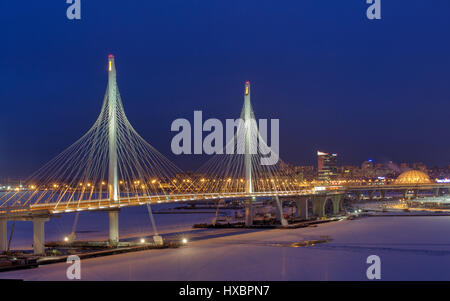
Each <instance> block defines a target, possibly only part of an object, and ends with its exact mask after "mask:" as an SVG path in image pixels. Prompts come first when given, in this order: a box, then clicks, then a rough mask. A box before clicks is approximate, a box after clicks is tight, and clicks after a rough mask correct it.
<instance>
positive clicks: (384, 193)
mask: <svg viewBox="0 0 450 301" xmlns="http://www.w3.org/2000/svg"><path fill="white" fill-rule="evenodd" d="M380 198H381V199H382V200H384V199H385V198H386V191H385V190H380Z"/></svg>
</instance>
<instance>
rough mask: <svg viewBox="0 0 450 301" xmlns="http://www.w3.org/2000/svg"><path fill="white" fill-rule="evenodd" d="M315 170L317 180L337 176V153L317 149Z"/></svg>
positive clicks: (325, 179) (326, 179) (327, 179)
mask: <svg viewBox="0 0 450 301" xmlns="http://www.w3.org/2000/svg"><path fill="white" fill-rule="evenodd" d="M317 170H318V179H319V181H329V180H332V179H335V178H336V176H337V154H329V153H324V152H321V151H317Z"/></svg>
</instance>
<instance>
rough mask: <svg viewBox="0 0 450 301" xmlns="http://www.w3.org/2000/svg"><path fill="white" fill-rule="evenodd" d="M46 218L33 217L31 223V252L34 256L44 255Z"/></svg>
mask: <svg viewBox="0 0 450 301" xmlns="http://www.w3.org/2000/svg"><path fill="white" fill-rule="evenodd" d="M48 220H49V219H48V218H43V217H34V218H33V219H32V221H33V251H34V255H45V227H44V225H45V222H47V221H48Z"/></svg>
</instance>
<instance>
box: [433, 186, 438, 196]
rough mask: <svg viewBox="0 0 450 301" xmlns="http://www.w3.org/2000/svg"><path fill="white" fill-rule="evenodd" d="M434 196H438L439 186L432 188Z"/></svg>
mask: <svg viewBox="0 0 450 301" xmlns="http://www.w3.org/2000/svg"><path fill="white" fill-rule="evenodd" d="M434 196H435V197H438V196H439V188H435V189H434Z"/></svg>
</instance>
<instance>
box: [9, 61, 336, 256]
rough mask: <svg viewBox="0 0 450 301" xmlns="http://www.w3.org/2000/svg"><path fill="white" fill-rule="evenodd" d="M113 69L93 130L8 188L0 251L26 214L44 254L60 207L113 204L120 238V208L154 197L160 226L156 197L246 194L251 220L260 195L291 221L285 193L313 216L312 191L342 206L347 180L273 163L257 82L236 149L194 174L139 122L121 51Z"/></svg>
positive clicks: (317, 205)
mask: <svg viewBox="0 0 450 301" xmlns="http://www.w3.org/2000/svg"><path fill="white" fill-rule="evenodd" d="M107 70H108V85H107V89H106V93H105V96H104V100H103V104H102V107H101V111H100V114H99V116H98V118H97V120H96V121H95V123H94V124H93V126H92V127H91V128H90V129H89V130H88V132H87V133H86V134H85V135H83V136H82V137H81V138H80V139H79V140H77V141H76V142H75V143H74V144H72V145H71V146H70V147H68V148H67V149H66V150H64V151H63V152H62V153H61V154H59V155H58V156H56V157H55V158H54V159H53V160H51V161H50V162H48V163H47V164H45V165H44V166H43V167H42V168H40V169H39V170H38V171H36V172H35V173H34V174H33V175H31V176H30V177H29V178H28V179H27V181H26V185H25V187H26V188H25V189H23V190H21V189H18V190H14V191H7V192H3V193H1V194H0V252H1V251H5V250H6V249H7V243H6V241H7V233H6V232H7V231H6V230H7V221H11V220H19V221H32V222H33V224H34V235H33V237H34V251H35V253H36V254H43V253H44V250H45V248H44V242H45V231H44V224H45V222H46V221H48V220H49V218H50V217H51V216H52V215H54V214H62V213H68V212H80V211H85V210H86V211H89V210H104V211H108V214H109V221H110V235H109V237H110V239H109V240H110V243H111V244H112V245H116V244H117V243H118V241H119V230H118V225H119V221H118V216H119V210H120V208H122V207H126V206H140V205H147V208H148V211H149V215H150V218H151V220H152V224H153V227H154V229H156V226H155V223H154V220H153V216H152V212H151V206H150V205H151V204H157V203H167V202H183V201H204V200H214V199H242V200H245V202H246V206H245V208H246V214H245V222H246V225H252V224H253V212H252V203H253V202H254V201H255V200H256V198H273V199H274V202H275V204H276V206H277V207H278V210H279V217H280V222H281V223H282V224H283V225H286V224H287V222H286V220H285V219H284V217H283V214H282V200H280V198H287V197H291V198H294V199H295V200H296V202H297V210H298V215H299V216H300V217H301V218H307V213H308V209H307V206H308V204H307V201H308V198H313V209H314V213H315V214H316V215H317V216H323V215H324V213H325V212H324V206H325V202H326V201H327V199H329V198H330V199H331V200H332V202H333V212H334V213H338V212H339V211H340V209H341V199H342V195H343V193H344V192H345V190H344V189H342V187H341V188H339V187H334V188H332V189H327V188H326V189H324V190H315V189H314V187H309V186H305V184H304V183H302V182H300V181H298V180H297V179H296V176H295V174H294V173H292V172H291V171H290V170H289V169H288V168H285V166H284V165H283V162H282V161H281V160H279V161H278V163H276V164H273V165H265V164H262V163H261V160H263V159H262V158H263V157H264V155H265V154H267V153H269V150H270V147H269V146H268V145H267V144H266V141H265V140H266V139H264V137H261V135H260V133H259V131H258V126H257V125H256V119H255V115H254V112H253V109H252V106H251V102H250V95H251V90H250V83H249V82H246V83H245V91H244V105H243V108H242V112H241V116H240V120H242V121H243V122H242V123H239V124H238V125H237V127H236V134H235V136H234V138H233V139H232V140H231V141H228V142H227V144H226V146H225V149H227V150H232V152H231V153H230V152H229V151H228V152H226V151H224V152H223V154H217V155H214V156H213V157H212V158H211V159H210V160H209V161H208V162H207V163H206V164H205V165H204V166H202V167H201V168H200V169H199V170H198V172H197V173H195V174H194V175H187V174H185V173H184V172H183V171H182V170H181V169H179V168H178V167H176V166H175V165H174V164H173V163H171V162H170V161H169V160H168V159H167V158H165V157H164V156H163V155H162V154H161V153H159V152H158V151H157V150H156V149H155V148H153V147H152V146H151V145H150V144H149V143H147V142H146V141H145V140H144V139H143V138H142V137H141V136H140V135H139V134H138V133H137V132H136V131H135V129H134V128H133V127H132V125H131V123H130V122H129V120H128V118H127V116H126V114H125V110H124V107H123V103H122V99H121V96H120V92H119V88H118V85H117V80H116V66H115V60H114V56H113V55H109V57H108V67H107ZM238 139H241V140H240V141H241V142H242V143H241V144H239V143H237V141H238ZM240 147H241V148H242V149H239V148H240ZM277 155H278V154H277ZM155 232H156V230H155Z"/></svg>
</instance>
